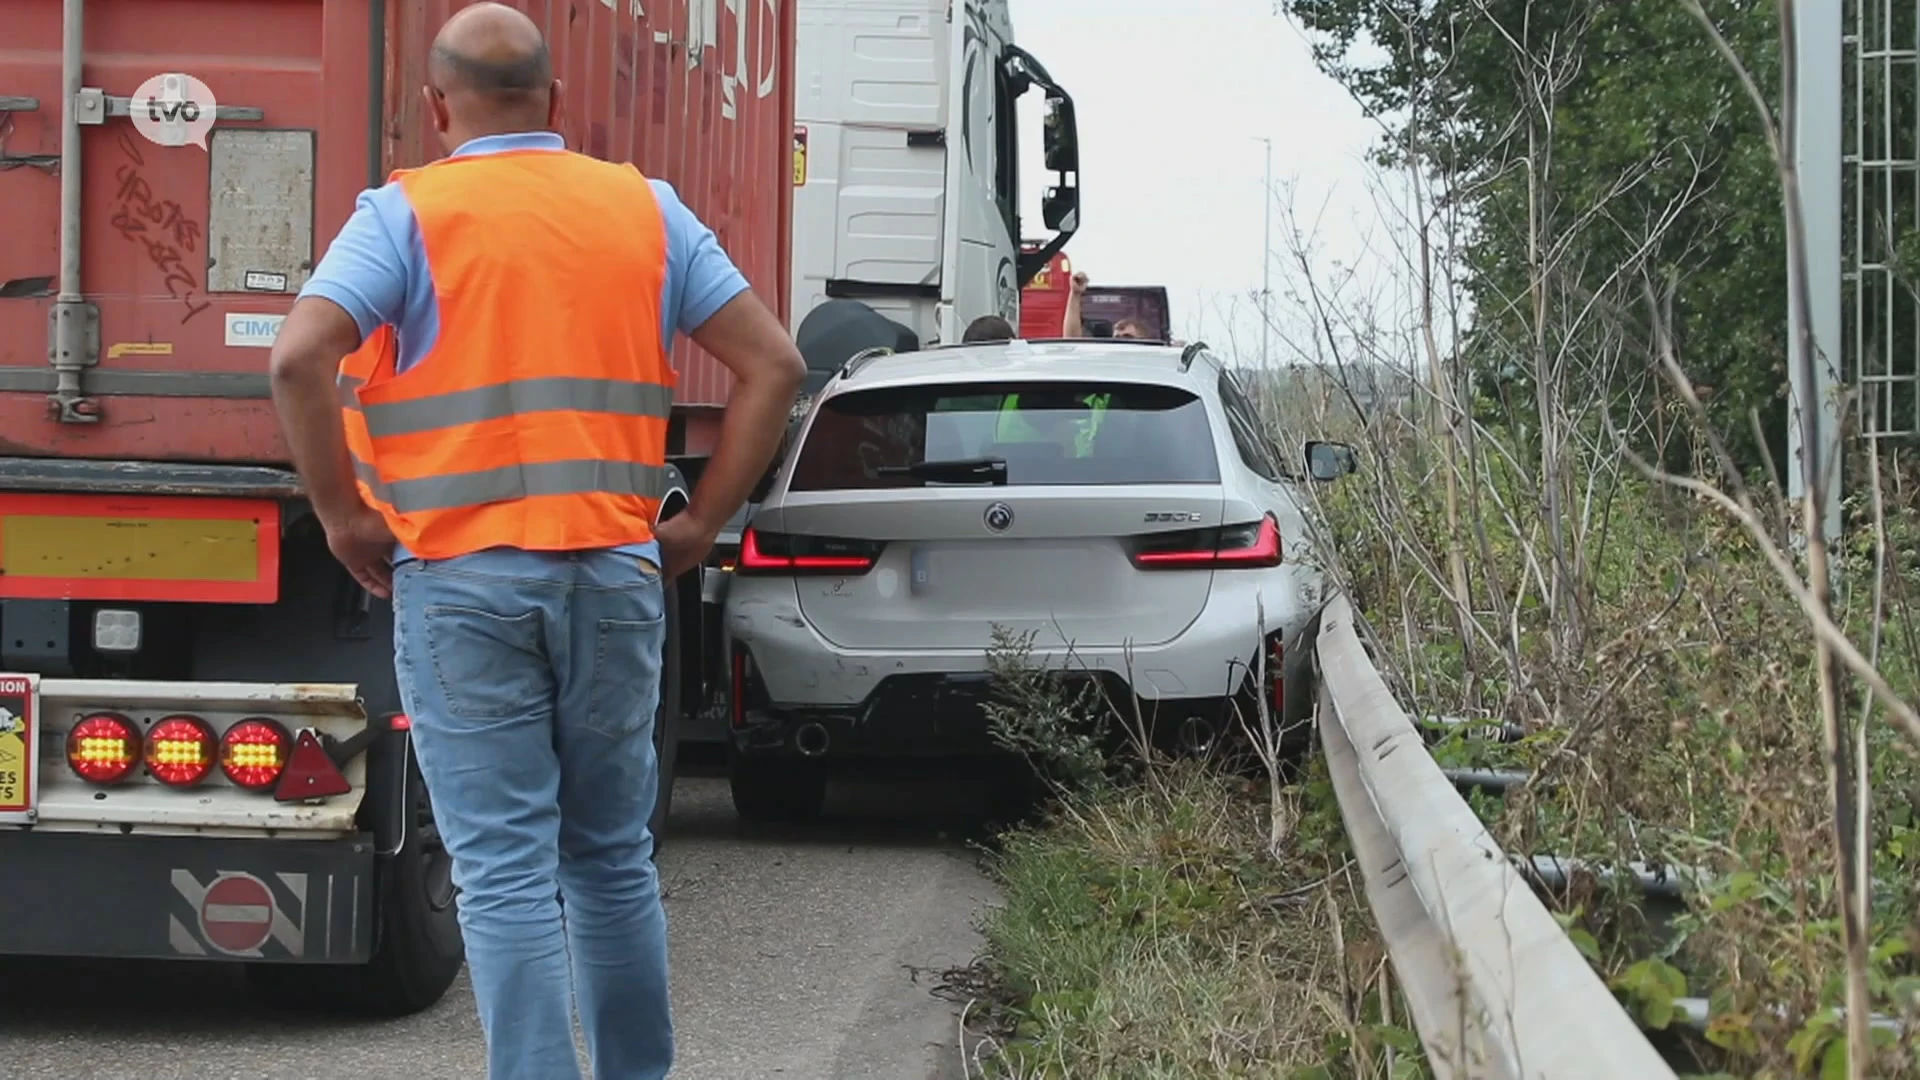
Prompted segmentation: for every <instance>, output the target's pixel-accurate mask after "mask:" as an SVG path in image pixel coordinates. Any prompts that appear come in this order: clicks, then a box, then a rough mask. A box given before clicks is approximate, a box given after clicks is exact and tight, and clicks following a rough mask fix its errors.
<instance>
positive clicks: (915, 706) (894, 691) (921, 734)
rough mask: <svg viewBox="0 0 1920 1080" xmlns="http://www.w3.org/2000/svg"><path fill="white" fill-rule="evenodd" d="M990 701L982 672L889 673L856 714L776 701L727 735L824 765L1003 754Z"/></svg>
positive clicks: (747, 746)
mask: <svg viewBox="0 0 1920 1080" xmlns="http://www.w3.org/2000/svg"><path fill="white" fill-rule="evenodd" d="M1095 683H1097V684H1098V685H1090V684H1095ZM1064 691H1065V693H1066V694H1067V695H1069V696H1071V695H1077V694H1079V693H1082V692H1089V693H1092V694H1097V695H1101V696H1104V697H1105V698H1107V699H1108V700H1112V701H1115V702H1119V701H1120V700H1121V699H1122V698H1123V697H1124V696H1126V695H1127V688H1126V684H1125V683H1124V682H1121V681H1120V680H1119V679H1117V678H1115V677H1113V676H1111V675H1108V676H1104V677H1097V678H1095V677H1088V676H1085V675H1079V676H1074V677H1071V678H1069V679H1068V680H1066V686H1065V687H1064ZM993 700H994V699H993V684H992V681H991V679H990V678H989V676H988V675H987V673H985V672H956V673H935V674H915V675H895V676H892V677H890V678H887V679H884V680H882V681H881V682H880V684H879V686H878V687H876V688H875V690H874V692H873V693H872V694H871V695H869V696H868V698H867V700H866V701H864V702H862V703H861V704H860V705H859V706H858V707H855V708H818V707H811V706H804V705H803V706H793V705H787V704H784V703H780V704H769V705H767V706H766V707H764V708H754V709H750V710H749V711H748V712H747V715H746V718H745V719H746V723H745V724H744V725H743V726H741V727H739V728H736V729H735V730H734V731H733V732H732V737H733V744H734V748H735V750H737V751H738V752H740V753H742V754H750V755H756V756H758V755H788V756H793V757H803V758H804V757H818V758H822V759H830V760H844V759H847V758H896V759H897V758H947V757H973V756H990V755H996V754H999V753H1003V752H1004V748H1003V747H1002V746H1001V745H1000V744H999V743H998V742H997V741H996V740H995V739H994V737H993V732H992V723H991V714H990V712H989V711H988V708H987V706H988V705H989V704H990V703H991V702H992V701H993ZM1090 700H1092V701H1098V700H1100V697H1092V698H1090ZM1216 704H1218V703H1216Z"/></svg>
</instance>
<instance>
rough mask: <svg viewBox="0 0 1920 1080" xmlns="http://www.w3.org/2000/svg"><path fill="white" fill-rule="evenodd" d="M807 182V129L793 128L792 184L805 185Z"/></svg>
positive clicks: (796, 185)
mask: <svg viewBox="0 0 1920 1080" xmlns="http://www.w3.org/2000/svg"><path fill="white" fill-rule="evenodd" d="M806 184H807V129H806V128H803V127H796V128H794V129H793V186H794V187H805V186H806Z"/></svg>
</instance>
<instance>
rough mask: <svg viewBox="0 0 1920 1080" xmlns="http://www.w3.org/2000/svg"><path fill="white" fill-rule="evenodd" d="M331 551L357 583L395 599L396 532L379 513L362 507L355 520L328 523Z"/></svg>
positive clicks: (352, 518) (369, 590)
mask: <svg viewBox="0 0 1920 1080" xmlns="http://www.w3.org/2000/svg"><path fill="white" fill-rule="evenodd" d="M326 528H327V548H328V550H330V551H332V552H333V557H334V558H336V559H339V560H340V565H342V566H344V567H346V568H347V573H349V574H352V575H353V580H355V581H357V582H359V583H360V586H361V587H362V588H364V589H366V590H367V591H368V592H370V593H372V594H373V595H375V596H378V597H380V598H381V599H383V600H384V599H387V598H388V597H391V596H392V595H393V546H394V544H395V543H396V541H395V540H394V536H393V530H392V529H389V528H387V521H386V519H385V518H383V517H381V516H380V512H379V511H378V510H375V509H373V508H372V507H370V506H366V505H362V506H361V507H360V509H359V510H357V511H355V512H354V513H353V514H352V515H351V516H349V517H347V518H345V519H343V520H340V521H336V522H330V523H327V526H326Z"/></svg>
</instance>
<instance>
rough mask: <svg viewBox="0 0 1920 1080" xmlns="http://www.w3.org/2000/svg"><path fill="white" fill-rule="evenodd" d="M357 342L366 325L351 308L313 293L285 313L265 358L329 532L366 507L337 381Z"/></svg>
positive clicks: (291, 441)
mask: <svg viewBox="0 0 1920 1080" xmlns="http://www.w3.org/2000/svg"><path fill="white" fill-rule="evenodd" d="M359 347H360V327H359V325H358V324H357V323H355V322H354V319H353V316H351V315H349V314H347V312H346V310H345V309H344V308H342V307H340V305H338V304H336V303H334V302H333V301H331V300H328V299H325V298H324V297H319V296H307V297H303V298H301V299H300V300H299V301H298V302H296V303H295V304H294V305H293V310H292V311H290V312H288V313H287V321H286V322H285V323H283V324H281V326H280V334H279V336H278V337H276V338H274V341H273V354H272V356H271V358H270V359H269V360H268V361H267V363H268V368H269V371H270V372H271V374H272V386H273V407H274V409H275V410H276V411H277V412H279V414H280V426H281V428H282V430H284V431H285V432H286V434H287V448H288V449H289V450H290V451H292V453H293V467H294V468H295V469H297V470H298V471H299V473H300V479H301V480H302V481H303V482H304V483H305V485H306V489H307V501H308V502H310V503H312V504H313V512H314V513H315V514H316V515H318V516H319V518H320V524H321V525H322V526H323V527H325V528H326V529H327V531H329V532H332V531H335V530H337V529H339V528H341V527H342V526H343V525H345V523H346V522H347V521H348V520H349V519H351V518H352V517H353V515H354V513H355V512H356V511H358V510H359V509H360V507H361V501H360V491H359V489H358V488H357V487H355V486H354V481H353V459H352V458H351V457H350V456H348V454H347V436H346V429H345V428H344V427H343V425H342V423H341V419H340V398H339V395H338V393H337V392H336V391H335V389H334V379H335V377H336V376H337V375H338V373H339V371H340V361H341V360H342V359H343V358H344V357H345V356H346V355H347V354H348V353H350V352H352V351H353V350H355V349H357V348H359Z"/></svg>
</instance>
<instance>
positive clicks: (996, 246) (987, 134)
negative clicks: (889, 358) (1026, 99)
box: [792, 0, 1079, 371]
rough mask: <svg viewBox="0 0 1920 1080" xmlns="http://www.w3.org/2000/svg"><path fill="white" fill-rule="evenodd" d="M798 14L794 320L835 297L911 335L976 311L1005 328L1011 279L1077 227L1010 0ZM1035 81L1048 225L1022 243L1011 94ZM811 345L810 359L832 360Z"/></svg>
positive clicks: (1061, 106)
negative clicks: (1017, 39)
mask: <svg viewBox="0 0 1920 1080" xmlns="http://www.w3.org/2000/svg"><path fill="white" fill-rule="evenodd" d="M798 16H799V38H798V41H797V43H796V71H795V80H796V88H797V97H796V104H795V114H794V198H793V308H792V312H793V314H792V318H793V325H794V327H795V328H796V330H798V329H799V328H801V326H802V324H803V322H804V320H805V319H806V317H807V316H808V315H810V314H812V313H813V312H814V311H815V310H816V309H818V308H820V307H822V305H826V304H828V303H829V301H833V300H850V301H855V302H857V303H859V304H863V305H865V306H866V307H868V308H870V309H872V310H873V311H874V312H877V313H879V314H880V315H883V316H885V317H886V318H887V319H888V320H891V322H892V323H894V324H897V326H898V328H902V329H901V332H900V333H899V334H898V336H899V337H900V338H901V339H902V340H904V339H906V338H907V336H908V335H909V334H910V335H911V339H912V340H913V341H914V342H915V343H917V344H919V345H931V344H951V343H953V342H956V341H959V340H960V336H961V332H962V331H963V330H964V329H965V328H966V326H967V324H968V323H969V322H971V321H972V320H974V319H975V318H978V317H979V316H981V315H989V314H994V315H1001V316H1003V317H1005V318H1006V319H1007V320H1008V321H1009V322H1011V323H1012V324H1014V325H1015V326H1018V325H1019V322H1020V319H1019V315H1020V288H1021V286H1022V285H1024V284H1025V283H1026V282H1027V281H1029V280H1031V279H1032V277H1033V275H1034V274H1035V273H1037V272H1038V271H1039V270H1040V269H1041V268H1043V267H1044V266H1046V264H1047V261H1048V260H1049V259H1050V258H1052V256H1053V254H1054V253H1055V252H1057V251H1059V250H1060V249H1061V248H1062V247H1063V246H1065V244H1066V242H1067V240H1068V238H1070V237H1071V236H1072V235H1073V233H1074V232H1075V231H1076V230H1077V229H1078V228H1079V191H1078V186H1079V185H1078V173H1079V167H1078V160H1077V158H1078V150H1077V146H1076V132H1075V127H1074V116H1073V101H1072V99H1071V98H1070V97H1068V95H1067V94H1066V92H1065V91H1064V90H1062V89H1060V87H1059V86H1058V85H1057V84H1055V83H1054V81H1053V79H1052V78H1051V76H1049V75H1048V74H1047V71H1046V69H1045V68H1044V67H1042V66H1041V65H1040V63H1039V62H1038V61H1036V60H1035V59H1034V58H1033V57H1032V56H1031V55H1030V54H1028V53H1027V52H1025V51H1024V50H1022V49H1020V48H1018V47H1017V46H1015V45H1014V43H1013V23H1012V20H1011V18H1010V16H1009V14H1008V0H800V8H799V12H798ZM1035 88H1037V89H1039V90H1040V91H1042V93H1043V94H1044V95H1045V101H1046V108H1047V114H1046V139H1045V146H1046V159H1047V160H1046V161H1045V163H1044V165H1045V168H1046V169H1047V170H1048V171H1050V172H1052V173H1054V174H1055V178H1056V179H1055V183H1054V184H1053V186H1051V187H1049V188H1048V190H1047V192H1046V198H1045V200H1044V213H1043V217H1044V218H1045V220H1046V227H1047V229H1048V231H1050V232H1052V233H1053V236H1052V237H1050V238H1049V239H1048V240H1046V241H1045V242H1044V243H1043V245H1042V246H1041V248H1040V250H1038V251H1035V252H1025V253H1023V252H1022V250H1021V247H1020V244H1019V237H1020V218H1019V209H1020V196H1021V191H1020V183H1021V175H1020V173H1021V170H1020V164H1021V162H1020V155H1019V144H1020V140H1019V127H1018V122H1017V119H1016V116H1017V110H1016V108H1015V103H1016V101H1017V100H1018V99H1019V98H1020V97H1021V96H1022V95H1023V94H1025V93H1026V92H1027V91H1028V90H1030V89H1035ZM837 307H839V308H842V309H844V308H846V307H847V305H837ZM882 343H883V342H868V343H867V344H882ZM885 344H891V343H890V342H887V343H885ZM802 345H803V351H807V349H806V342H804V341H803V343H802ZM819 351H820V350H818V349H816V350H814V352H815V353H816V355H810V356H809V357H808V363H809V366H810V367H812V368H814V369H815V370H816V371H821V370H822V369H823V368H837V367H838V366H839V363H841V362H843V361H844V360H845V359H846V357H843V356H842V357H835V356H824V357H823V356H820V355H818V353H819ZM829 351H835V350H829ZM841 351H844V350H841Z"/></svg>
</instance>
